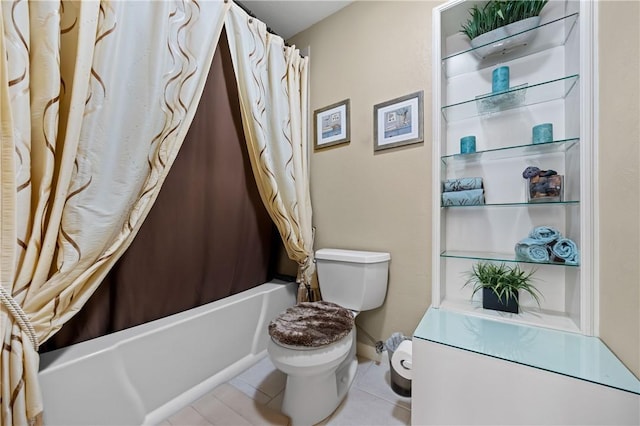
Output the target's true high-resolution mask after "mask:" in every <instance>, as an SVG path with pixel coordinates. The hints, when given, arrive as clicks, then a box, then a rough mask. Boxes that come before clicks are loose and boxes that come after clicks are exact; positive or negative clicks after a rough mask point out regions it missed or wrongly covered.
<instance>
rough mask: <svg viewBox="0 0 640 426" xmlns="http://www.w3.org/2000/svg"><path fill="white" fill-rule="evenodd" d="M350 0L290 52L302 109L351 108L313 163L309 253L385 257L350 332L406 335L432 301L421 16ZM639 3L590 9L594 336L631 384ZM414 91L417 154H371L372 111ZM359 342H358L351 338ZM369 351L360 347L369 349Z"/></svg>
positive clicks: (638, 358)
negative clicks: (299, 77)
mask: <svg viewBox="0 0 640 426" xmlns="http://www.w3.org/2000/svg"><path fill="white" fill-rule="evenodd" d="M437 4H438V2H431V1H421V2H403V1H389V2H365V1H358V2H355V3H354V4H352V5H350V6H348V7H346V8H345V9H343V10H341V11H340V12H338V13H337V14H335V15H333V16H330V17H329V18H327V19H325V20H324V21H322V22H320V23H319V24H317V25H315V26H313V27H312V28H310V29H309V30H307V31H304V32H303V33H301V34H298V35H297V36H296V37H294V38H293V39H292V40H291V42H292V43H295V44H296V45H297V46H298V47H300V48H305V47H307V46H310V49H311V52H310V53H311V55H310V56H311V110H315V109H318V108H321V107H323V106H326V105H329V104H332V103H334V102H337V101H340V100H342V99H345V98H350V99H351V125H352V128H351V135H352V136H351V143H350V144H349V145H342V146H339V147H336V148H332V149H327V150H323V151H318V152H315V153H313V154H312V157H311V167H312V176H311V184H312V188H311V195H312V202H313V208H314V224H315V226H316V227H317V234H316V244H315V247H316V248H320V247H345V248H356V249H368V250H388V251H390V252H391V255H392V258H393V260H392V263H391V274H390V282H389V291H388V295H387V301H386V303H385V305H384V307H382V308H381V309H377V310H375V311H371V312H365V313H364V314H362V315H361V316H360V317H359V318H358V324H359V325H360V326H361V327H363V328H364V330H366V331H367V332H368V333H370V334H372V335H373V336H374V337H375V338H376V339H381V340H382V339H385V338H387V337H388V336H389V335H390V334H391V333H392V332H393V331H402V332H404V333H405V334H410V333H412V331H413V329H414V328H415V326H416V325H417V322H418V321H419V320H420V318H421V316H422V314H423V312H424V311H425V309H426V308H427V307H428V306H429V304H430V301H431V261H430V256H431V246H430V244H431V229H430V226H431V225H430V222H431V214H430V209H431V201H430V197H431V190H430V188H431V177H430V168H429V164H430V162H431V143H430V135H431V9H432V8H433V7H434V6H436V5H437ZM639 7H640V2H625V1H620V2H609V1H607V2H601V3H600V21H599V24H600V53H599V54H600V69H599V72H600V91H601V94H600V96H601V100H600V103H601V106H600V114H601V118H600V123H599V126H600V155H599V158H598V161H599V167H600V177H599V179H600V206H599V214H600V243H601V247H600V253H601V265H600V271H601V288H600V296H599V297H600V333H601V336H602V338H603V340H604V341H605V343H606V344H607V345H609V347H611V348H612V349H613V350H614V352H616V354H617V355H618V356H619V357H620V358H621V359H622V360H623V361H624V362H625V364H626V365H627V366H628V367H629V368H630V369H631V370H632V371H633V372H634V373H635V374H636V375H637V376H640V278H639V277H640V271H639V268H638V263H639V261H640V249H639V246H640V228H639V223H640V175H639V172H638V165H639V163H640V154H639V150H638V145H639V144H640V141H639V132H638V117H639V116H640V111H639V108H638V102H639V101H638V100H639V99H640V98H639V97H640V92H639V88H638V81H639V78H638V76H639V75H640V70H639V67H638V57H639V54H640V47H639V45H638V43H639V40H640V37H639V34H638V26H637V22H638V21H640V11H639ZM417 90H424V96H425V97H424V99H425V128H424V135H425V143H424V144H421V145H413V146H409V147H406V148H401V149H396V150H391V151H388V152H383V153H378V154H374V153H373V105H374V104H377V103H380V102H383V101H386V100H388V99H392V98H395V97H397V96H402V95H404V94H408V93H411V92H414V91H417ZM360 339H361V340H362V339H363V337H362V333H361V334H360ZM367 343H368V342H367Z"/></svg>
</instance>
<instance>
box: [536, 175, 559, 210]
mask: <svg viewBox="0 0 640 426" xmlns="http://www.w3.org/2000/svg"><path fill="white" fill-rule="evenodd" d="M563 180H564V177H563V176H562V175H551V176H535V177H532V178H530V179H529V180H528V181H527V201H528V202H530V203H536V202H538V203H540V202H552V201H562V200H563V192H562V189H563Z"/></svg>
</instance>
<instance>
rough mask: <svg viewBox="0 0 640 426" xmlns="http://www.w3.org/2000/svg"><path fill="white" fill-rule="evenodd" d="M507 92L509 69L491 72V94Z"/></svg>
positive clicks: (498, 69)
mask: <svg viewBox="0 0 640 426" xmlns="http://www.w3.org/2000/svg"><path fill="white" fill-rule="evenodd" d="M507 90H509V67H499V68H496V69H494V70H493V78H492V80H491V91H492V92H493V93H500V92H506V91H507Z"/></svg>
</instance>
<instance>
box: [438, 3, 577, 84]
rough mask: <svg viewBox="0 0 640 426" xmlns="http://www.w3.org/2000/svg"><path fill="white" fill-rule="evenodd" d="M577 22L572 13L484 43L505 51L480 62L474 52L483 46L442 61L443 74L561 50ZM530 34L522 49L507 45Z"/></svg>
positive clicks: (454, 73) (462, 72) (477, 68)
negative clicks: (551, 50) (501, 44)
mask: <svg viewBox="0 0 640 426" xmlns="http://www.w3.org/2000/svg"><path fill="white" fill-rule="evenodd" d="M577 19H578V13H573V14H571V15H567V16H563V17H562V18H558V19H555V20H553V21H550V22H546V23H544V24H541V25H538V26H537V27H534V28H532V29H530V30H527V31H523V32H521V33H518V34H513V35H511V36H509V37H505V38H504V39H501V40H497V41H494V42H492V43H488V45H490V44H494V43H500V42H502V43H504V44H505V46H508V47H506V48H505V50H502V51H500V52H497V53H495V54H492V55H489V56H486V57H484V58H480V56H481V55H480V54H478V50H479V49H482V48H485V47H486V46H487V45H483V46H478V47H476V48H469V49H465V50H462V51H459V52H456V53H453V54H451V55H449V56H446V57H444V58H442V68H443V71H444V74H445V75H446V76H447V77H453V76H455V75H460V74H464V73H467V72H471V71H478V70H481V69H484V68H488V67H492V66H494V65H496V64H499V63H502V62H507V61H511V60H514V59H518V58H522V57H524V56H528V55H532V54H534V53H538V52H542V51H544V50H547V49H552V48H554V47H559V46H564V45H565V43H566V42H567V40H568V39H569V36H570V35H571V33H572V32H573V29H574V28H575V27H576V22H577ZM530 32H536V35H535V38H534V39H533V40H532V41H531V42H530V43H527V44H524V45H523V44H516V43H509V40H510V39H517V38H520V37H522V35H523V34H526V33H530Z"/></svg>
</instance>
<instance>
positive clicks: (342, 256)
mask: <svg viewBox="0 0 640 426" xmlns="http://www.w3.org/2000/svg"><path fill="white" fill-rule="evenodd" d="M316 259H320V260H333V261H338V262H353V263H380V262H386V261H388V260H390V259H391V254H389V253H385V252H376V251H357V250H343V249H332V248H324V249H320V250H316Z"/></svg>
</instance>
